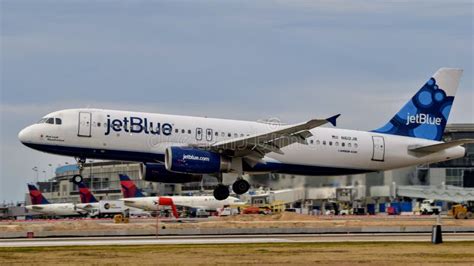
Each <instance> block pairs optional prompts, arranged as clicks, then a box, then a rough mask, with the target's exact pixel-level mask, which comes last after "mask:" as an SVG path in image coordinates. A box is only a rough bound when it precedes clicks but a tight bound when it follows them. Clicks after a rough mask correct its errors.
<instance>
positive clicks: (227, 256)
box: [0, 242, 474, 265]
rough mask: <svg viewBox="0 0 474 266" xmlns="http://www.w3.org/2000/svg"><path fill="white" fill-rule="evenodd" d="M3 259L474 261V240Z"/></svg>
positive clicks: (93, 249)
mask: <svg viewBox="0 0 474 266" xmlns="http://www.w3.org/2000/svg"><path fill="white" fill-rule="evenodd" d="M0 264H1V265H15V264H16V265H19V264H28V265H65V264H66V265H83V264H110V265H117V264H123V265H156V264H161V265H217V264H219V265H237V264H250V265H270V264H271V265H282V264H296V265H314V264H332V265H353V264H373V265H414V264H417V265H420V264H424V265H430V264H445V265H451V264H465V265H474V242H449V243H444V244H440V245H433V244H431V243H395V242H393V243H392V242H387V243H282V244H222V245H156V246H152V245H147V246H90V247H84V246H75V247H37V248H0Z"/></svg>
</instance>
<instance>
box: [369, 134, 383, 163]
mask: <svg viewBox="0 0 474 266" xmlns="http://www.w3.org/2000/svg"><path fill="white" fill-rule="evenodd" d="M372 142H373V145H374V146H373V153H372V161H379V162H383V160H384V157H385V140H384V138H383V137H382V136H372Z"/></svg>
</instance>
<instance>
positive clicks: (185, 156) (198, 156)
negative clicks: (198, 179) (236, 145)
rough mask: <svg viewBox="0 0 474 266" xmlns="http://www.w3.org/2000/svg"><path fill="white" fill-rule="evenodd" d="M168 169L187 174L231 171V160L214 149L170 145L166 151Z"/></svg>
mask: <svg viewBox="0 0 474 266" xmlns="http://www.w3.org/2000/svg"><path fill="white" fill-rule="evenodd" d="M165 166H166V170H168V171H172V172H177V173H187V174H213V173H219V172H228V171H230V166H231V160H230V158H228V157H225V156H222V155H220V154H218V153H215V152H212V151H206V150H201V149H196V148H191V147H169V148H167V149H166V152H165Z"/></svg>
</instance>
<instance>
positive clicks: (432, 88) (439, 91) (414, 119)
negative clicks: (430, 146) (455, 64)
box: [373, 68, 462, 141]
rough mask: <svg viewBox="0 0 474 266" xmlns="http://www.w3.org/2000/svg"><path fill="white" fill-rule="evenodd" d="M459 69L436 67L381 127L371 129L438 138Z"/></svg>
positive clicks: (454, 89)
mask: <svg viewBox="0 0 474 266" xmlns="http://www.w3.org/2000/svg"><path fill="white" fill-rule="evenodd" d="M461 75H462V69H457V68H440V69H439V70H438V71H437V72H436V73H435V74H434V76H433V77H432V78H430V79H429V80H428V81H427V82H426V83H425V85H423V87H421V89H420V90H419V91H418V92H417V93H416V94H415V96H413V98H411V99H410V101H408V103H406V104H405V106H403V108H402V109H401V110H400V111H399V112H398V113H397V114H396V115H395V116H394V117H393V118H392V119H391V120H390V121H389V122H388V123H387V124H385V125H384V126H383V127H381V128H378V129H376V130H373V132H378V133H385V134H393V135H400V136H407V137H415V138H423V139H429V140H438V141H439V140H441V137H442V136H443V132H444V128H445V126H446V123H447V121H448V117H449V112H450V111H451V107H452V105H453V101H454V96H455V94H456V90H457V88H458V85H459V80H460V78H461Z"/></svg>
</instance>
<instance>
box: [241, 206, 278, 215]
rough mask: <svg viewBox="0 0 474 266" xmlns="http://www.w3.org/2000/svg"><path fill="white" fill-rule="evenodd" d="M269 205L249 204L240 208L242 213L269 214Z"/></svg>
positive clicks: (270, 211)
mask: <svg viewBox="0 0 474 266" xmlns="http://www.w3.org/2000/svg"><path fill="white" fill-rule="evenodd" d="M271 213H272V210H271V209H270V208H269V207H266V206H264V207H259V206H250V207H247V208H245V209H243V210H242V214H271Z"/></svg>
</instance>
